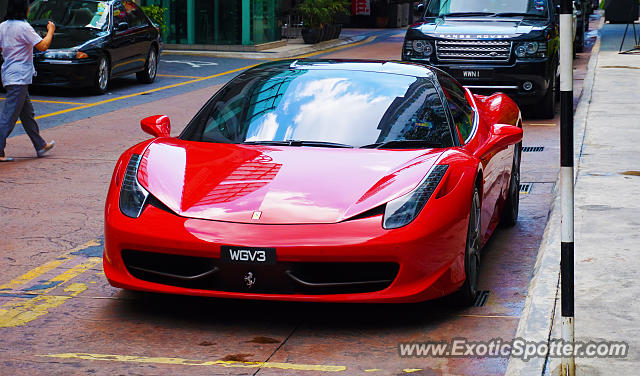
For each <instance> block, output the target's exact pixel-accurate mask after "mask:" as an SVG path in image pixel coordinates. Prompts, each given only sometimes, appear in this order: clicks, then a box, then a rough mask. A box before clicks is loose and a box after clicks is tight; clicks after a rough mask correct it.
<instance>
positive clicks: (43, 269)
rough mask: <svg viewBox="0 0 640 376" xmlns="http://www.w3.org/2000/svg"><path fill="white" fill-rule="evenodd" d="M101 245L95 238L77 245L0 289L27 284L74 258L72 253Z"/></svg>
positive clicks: (1, 286) (10, 288)
mask: <svg viewBox="0 0 640 376" xmlns="http://www.w3.org/2000/svg"><path fill="white" fill-rule="evenodd" d="M99 245H100V242H99V241H98V240H97V239H94V240H90V241H88V242H86V243H84V244H82V245H80V246H78V247H75V248H73V249H71V250H69V251H67V252H64V253H63V254H62V255H60V256H58V258H57V259H56V260H52V261H49V262H47V263H46V264H44V265H41V266H38V267H37V268H34V269H31V270H29V271H28V272H26V273H25V274H23V275H21V276H20V277H18V278H16V279H13V280H12V281H11V282H9V283H5V284H2V285H0V291H2V290H12V289H15V288H17V287H19V286H22V285H25V284H27V283H29V282H30V281H32V280H33V279H35V278H37V277H39V276H41V275H43V274H44V273H47V272H48V271H50V270H52V269H54V268H57V267H58V266H60V265H62V264H63V263H65V262H67V261H69V260H71V259H72V258H74V257H75V256H74V255H72V254H71V253H74V252H78V251H82V250H83V249H87V248H89V247H97V246H99Z"/></svg>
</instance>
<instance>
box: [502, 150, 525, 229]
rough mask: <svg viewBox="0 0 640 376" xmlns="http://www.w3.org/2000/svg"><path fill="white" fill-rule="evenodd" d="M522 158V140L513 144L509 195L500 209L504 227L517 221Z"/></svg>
mask: <svg viewBox="0 0 640 376" xmlns="http://www.w3.org/2000/svg"><path fill="white" fill-rule="evenodd" d="M521 159H522V142H519V143H517V144H516V145H515V148H514V151H513V165H512V166H511V178H510V179H509V195H508V196H507V202H506V203H505V205H504V209H503V210H502V216H501V217H500V224H501V225H502V226H504V227H513V226H515V225H516V223H517V222H518V210H519V208H520V160H521Z"/></svg>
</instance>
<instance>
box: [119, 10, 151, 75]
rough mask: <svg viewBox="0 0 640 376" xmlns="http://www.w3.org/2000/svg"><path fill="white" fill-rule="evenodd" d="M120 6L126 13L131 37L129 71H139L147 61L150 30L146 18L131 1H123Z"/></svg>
mask: <svg viewBox="0 0 640 376" xmlns="http://www.w3.org/2000/svg"><path fill="white" fill-rule="evenodd" d="M122 5H123V6H124V9H125V11H126V13H127V22H128V23H129V29H130V33H131V34H130V35H131V40H132V41H131V46H130V48H131V54H132V60H131V63H130V64H129V70H133V71H140V70H142V69H144V65H145V62H146V60H147V54H148V52H149V47H150V45H151V41H150V39H151V35H150V33H151V30H152V26H151V25H150V24H149V22H148V20H147V18H146V17H145V16H144V13H142V10H141V9H140V8H139V7H138V6H137V5H136V4H135V3H134V2H133V1H128V0H127V1H123V2H122Z"/></svg>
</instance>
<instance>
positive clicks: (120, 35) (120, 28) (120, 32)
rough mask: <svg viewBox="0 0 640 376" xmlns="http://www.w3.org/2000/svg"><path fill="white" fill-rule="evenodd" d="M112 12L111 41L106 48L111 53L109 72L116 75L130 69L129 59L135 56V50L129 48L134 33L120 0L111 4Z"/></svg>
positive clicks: (132, 41) (132, 42)
mask: <svg viewBox="0 0 640 376" xmlns="http://www.w3.org/2000/svg"><path fill="white" fill-rule="evenodd" d="M112 14H113V16H112V17H113V22H112V32H111V41H110V43H109V45H108V47H107V49H108V51H109V53H110V55H111V74H112V75H114V76H117V75H121V74H123V73H125V72H127V71H129V70H131V69H130V64H131V60H133V59H134V56H135V51H134V50H133V49H132V48H131V46H132V45H133V44H134V35H133V33H132V30H131V28H130V27H129V26H128V25H129V22H128V20H127V12H126V11H125V8H124V6H123V5H122V3H121V2H119V1H118V2H115V3H114V4H113V11H112Z"/></svg>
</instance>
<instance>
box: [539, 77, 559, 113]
mask: <svg viewBox="0 0 640 376" xmlns="http://www.w3.org/2000/svg"><path fill="white" fill-rule="evenodd" d="M556 76H557V75H556V73H555V72H554V73H553V76H551V79H550V80H549V83H550V86H549V88H548V89H547V92H546V94H545V95H544V97H542V100H541V101H540V103H539V104H538V106H539V108H540V113H539V114H540V117H542V118H543V119H553V118H554V117H555V116H556V93H557V91H558V90H557V87H558V80H557V79H556ZM538 106H537V107H538Z"/></svg>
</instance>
